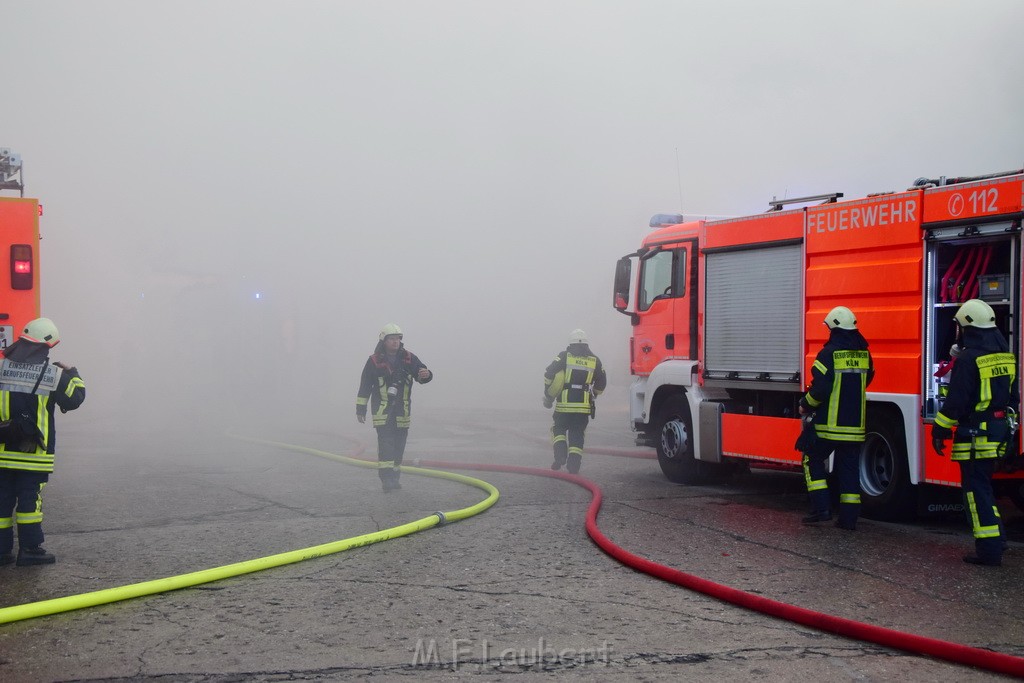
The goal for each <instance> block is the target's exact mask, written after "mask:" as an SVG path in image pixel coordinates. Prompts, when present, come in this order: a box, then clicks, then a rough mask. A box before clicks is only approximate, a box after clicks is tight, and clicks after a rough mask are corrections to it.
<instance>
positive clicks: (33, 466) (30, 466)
mask: <svg viewBox="0 0 1024 683" xmlns="http://www.w3.org/2000/svg"><path fill="white" fill-rule="evenodd" d="M0 468H3V469H8V470H23V471H25V472H53V461H52V460H51V461H49V462H48V463H47V462H43V463H34V462H17V461H7V460H5V459H4V458H3V454H2V453H0Z"/></svg>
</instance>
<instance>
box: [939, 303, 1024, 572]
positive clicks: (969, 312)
mask: <svg viewBox="0 0 1024 683" xmlns="http://www.w3.org/2000/svg"><path fill="white" fill-rule="evenodd" d="M954 319H955V320H956V323H957V327H958V335H959V341H958V343H957V346H959V349H958V351H959V353H958V355H957V357H956V362H955V363H954V364H953V370H952V374H951V375H950V380H949V393H948V394H947V396H946V399H945V401H944V402H943V404H942V409H941V410H940V411H939V412H938V414H936V416H935V424H934V425H933V426H932V446H933V447H934V448H935V452H936V453H938V454H939V455H941V456H945V455H946V452H945V449H946V440H948V439H949V438H950V437H953V454H952V457H953V460H954V461H956V462H957V464H958V465H959V466H960V477H961V482H962V483H961V486H962V488H963V494H964V509H965V511H966V512H967V516H968V518H969V519H970V523H971V529H972V531H973V532H974V549H975V552H974V554H970V555H966V556H965V557H964V562H969V563H971V564H981V565H987V566H991V567H998V566H1000V565H1001V564H1002V562H1003V546H1004V542H1005V538H1004V532H1003V529H1002V520H1001V519H1000V516H999V508H998V507H996V500H995V495H994V493H993V491H992V473H993V472H994V471H995V466H996V461H997V460H998V458H1000V457H1001V456H1003V455H1004V454H1005V452H1006V447H1007V444H1008V443H1009V442H1010V439H1011V438H1013V430H1012V428H1011V426H1010V418H1011V416H1012V415H1015V414H1016V412H1017V408H1018V403H1019V401H1020V396H1019V394H1018V385H1017V358H1016V356H1014V354H1013V353H1011V352H1010V347H1009V344H1008V343H1007V341H1006V338H1005V337H1004V336H1003V334H1002V332H1000V331H999V329H998V328H997V327H996V316H995V313H994V312H993V310H992V307H991V306H989V305H988V304H987V303H985V302H984V301H981V300H980V299H971V300H969V301H966V302H964V304H963V305H962V306H960V309H959V310H958V311H957V312H956V315H955V316H954ZM954 429H955V430H956V432H955V433H954V432H953V430H954Z"/></svg>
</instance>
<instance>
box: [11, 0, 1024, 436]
mask: <svg viewBox="0 0 1024 683" xmlns="http://www.w3.org/2000/svg"><path fill="white" fill-rule="evenodd" d="M1022 25H1024V4H1022V3H1020V2H1019V1H1018V0H992V1H989V2H985V3H980V4H978V3H975V4H965V3H962V2H948V1H938V2H882V1H866V2H858V3H832V2H773V3H762V2H681V1H678V0H665V1H663V2H608V1H600V0H591V1H582V0H580V1H571V2H568V1H557V0H556V1H553V2H552V1H547V0H546V1H544V2H535V1H526V2H515V3H491V2H480V1H478V0H474V1H469V0H467V1H448V0H445V1H427V2H411V1H410V2H373V3H371V2H341V1H335V2H294V3H284V2H258V1H245V2H241V1H232V2H212V3H208V2H194V1H185V2H177V3H155V2H137V1H135V0H132V1H128V0H118V1H106V2H96V1H90V2H88V3H79V2H48V1H40V2H33V3H16V2H13V1H12V0H0V27H2V28H3V30H2V31H0V33H2V35H3V46H4V48H3V49H4V54H5V67H4V76H3V81H2V82H3V84H4V86H3V90H2V92H0V101H2V103H3V106H2V107H0V146H4V147H10V148H12V149H13V150H14V151H16V152H18V153H20V154H21V155H22V157H23V159H24V164H25V175H24V179H25V182H26V195H27V196H33V197H39V198H40V200H41V202H42V203H43V205H44V208H45V215H44V216H43V218H42V219H41V231H42V235H43V242H42V246H41V251H42V279H43V285H42V286H43V314H44V315H48V316H49V317H52V318H53V319H54V320H55V321H56V322H57V324H58V326H59V327H60V328H61V331H62V334H63V337H64V341H63V342H62V344H61V346H60V347H58V348H57V349H56V350H55V353H54V354H53V355H54V357H55V359H57V360H65V361H68V362H73V363H75V364H77V365H78V367H79V369H80V370H81V372H82V374H83V376H84V378H85V379H86V382H87V385H88V387H89V392H90V399H91V401H90V404H88V405H87V409H88V410H89V411H90V419H105V418H110V419H116V416H117V415H118V411H119V410H121V408H122V406H123V405H124V404H125V403H131V404H132V405H133V406H135V407H136V408H139V409H140V410H142V411H143V412H148V413H149V414H151V415H157V416H159V419H164V418H165V417H168V419H173V418H170V416H178V415H181V416H185V417H186V418H188V416H190V415H194V414H195V413H196V412H197V410H198V412H201V413H204V414H210V415H224V416H225V417H224V419H225V420H230V419H233V418H234V417H235V416H237V414H238V413H250V412H253V413H259V414H267V411H270V412H272V411H273V409H274V407H275V405H276V404H284V405H286V406H287V407H288V408H289V409H290V410H292V411H298V412H307V413H308V414H309V415H312V416H316V417H317V418H318V419H322V420H325V421H328V422H329V421H330V420H331V419H338V420H352V419H353V418H352V414H353V412H354V408H353V404H354V396H355V392H356V387H357V384H358V379H359V371H360V369H361V368H362V365H363V363H364V361H365V359H366V356H367V355H368V354H369V353H370V352H371V351H372V350H373V346H374V344H375V342H376V339H377V333H378V331H379V329H380V328H381V326H382V325H384V324H385V323H387V322H396V323H398V324H399V325H401V326H402V327H403V328H404V330H405V332H406V337H405V341H406V344H407V346H408V348H410V349H411V350H412V351H414V352H415V353H417V354H418V355H419V356H420V357H421V358H422V359H423V360H424V361H425V362H426V363H427V364H428V365H429V366H430V367H431V368H432V369H433V370H434V372H435V375H436V379H435V381H434V382H433V383H432V384H430V385H428V386H426V387H422V388H420V387H418V388H417V389H416V391H415V402H416V404H417V405H418V406H419V405H430V406H435V407H445V406H450V407H451V408H452V409H453V410H457V409H458V408H459V407H460V406H466V407H487V406H518V407H534V406H535V407H536V408H537V410H542V408H541V407H540V395H541V372H542V371H543V368H544V367H545V366H546V364H547V363H548V362H549V361H550V359H551V358H552V357H553V356H554V355H555V354H556V353H557V352H558V351H559V350H560V349H562V348H564V346H565V344H566V337H567V335H568V333H569V331H570V330H572V329H573V328H575V327H582V328H584V329H585V330H586V331H587V332H588V333H589V335H590V338H591V342H592V348H593V349H594V351H595V352H596V353H597V354H598V355H600V356H601V357H602V359H603V360H604V361H605V363H606V365H607V366H608V369H609V373H610V381H611V386H610V388H609V391H608V394H609V398H606V399H605V400H607V401H609V402H611V401H618V402H624V401H625V391H626V389H625V388H626V386H627V385H628V382H629V379H630V378H629V377H628V347H627V340H628V337H629V334H630V327H629V323H628V319H627V318H626V317H625V316H622V315H620V314H618V313H616V312H615V311H614V310H612V308H611V305H610V302H611V278H612V271H613V267H614V263H615V260H616V259H617V258H618V257H619V256H622V255H624V254H626V253H629V252H631V251H633V250H634V249H636V247H637V246H638V244H639V241H640V239H641V238H642V236H643V235H644V234H645V232H646V231H647V227H646V226H647V222H648V219H649V218H650V216H651V215H652V214H654V213H659V212H678V211H685V212H686V213H687V214H722V215H742V214H748V213H756V212H760V211H763V210H765V209H766V208H767V202H768V201H769V200H771V199H772V198H774V197H785V196H789V197H793V196H801V195H811V194H820V193H824V192H832V191H840V192H844V193H846V197H847V198H852V197H858V196H863V195H865V194H867V193H871V192H878V191H886V190H903V189H905V188H907V187H909V186H910V184H911V183H912V182H913V180H914V179H915V178H917V177H919V176H929V177H937V176H939V175H950V176H952V175H971V174H983V173H989V172H995V171H1003V170H1009V169H1013V168H1020V167H1022V165H1024V130H1022V127H1021V116H1022V114H1021V112H1024V86H1022V85H1021V84H1022V83H1024V65H1022V62H1021V60H1020V58H1019V49H1018V48H1019V41H1020V38H1019V35H1020V27H1021V26H1022ZM6 194H10V193H6ZM256 292H260V293H261V296H262V298H261V299H259V300H257V299H255V294H256ZM197 395H200V396H201V397H202V400H201V401H197V400H196V396H197ZM179 399H180V400H179ZM197 405H201V407H200V408H197ZM225 405H230V408H229V409H225V408H224V406H225ZM222 410H226V412H223V413H221V412H219V411H222ZM414 413H415V411H414ZM334 416H336V418H335V417H334ZM414 423H415V414H414Z"/></svg>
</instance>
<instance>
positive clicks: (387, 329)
mask: <svg viewBox="0 0 1024 683" xmlns="http://www.w3.org/2000/svg"><path fill="white" fill-rule="evenodd" d="M393 334H397V335H398V336H399V337H401V336H402V328H401V327H399V326H398V325H396V324H394V323H388V324H387V325H385V326H384V327H382V328H381V330H380V340H381V341H384V337H390V336H391V335H393Z"/></svg>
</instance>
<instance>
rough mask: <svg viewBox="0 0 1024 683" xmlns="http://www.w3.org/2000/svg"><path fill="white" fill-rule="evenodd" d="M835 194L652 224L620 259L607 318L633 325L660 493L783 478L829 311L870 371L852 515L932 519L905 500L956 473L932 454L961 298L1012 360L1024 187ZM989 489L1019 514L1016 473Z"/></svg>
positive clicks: (1016, 343)
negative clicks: (739, 477)
mask: <svg viewBox="0 0 1024 683" xmlns="http://www.w3.org/2000/svg"><path fill="white" fill-rule="evenodd" d="M840 197H842V195H841V194H838V193H836V194H832V195H821V196H819V197H814V198H808V199H810V200H814V201H819V200H822V199H824V200H825V201H823V202H822V203H819V204H814V205H809V206H803V207H800V208H788V209H787V208H784V206H783V205H784V204H790V203H797V202H800V201H801V200H790V201H785V202H773V203H772V205H773V209H772V210H769V211H768V212H766V213H762V214H757V215H753V216H746V217H740V218H729V219H724V220H694V221H688V222H686V221H683V220H682V217H680V216H676V217H664V216H661V217H658V216H656V217H655V219H652V227H654V228H655V229H653V230H652V231H651V232H650V233H649V234H648V235H647V236H646V237H645V239H644V240H643V243H642V245H641V247H640V249H639V250H638V251H636V252H634V253H632V254H629V255H627V256H625V257H623V258H622V259H620V261H619V263H618V266H617V268H616V277H615V288H614V289H615V292H614V303H613V305H614V307H615V308H616V309H617V310H619V311H620V312H623V313H626V314H628V315H629V316H630V319H631V322H632V328H633V333H632V336H631V339H630V372H631V373H632V374H633V376H634V381H633V383H632V386H631V389H630V415H631V421H632V425H633V428H634V430H635V431H636V432H637V433H638V438H637V442H638V443H639V444H643V445H649V446H654V447H655V448H657V449H658V458H659V462H660V464H661V467H662V470H663V471H664V472H665V474H666V476H668V477H669V479H671V480H673V481H677V482H680V483H700V482H701V481H704V480H707V479H708V478H710V477H712V476H714V475H720V474H722V473H724V472H727V471H729V470H730V469H732V468H733V467H734V466H736V465H741V464H743V463H748V464H749V463H751V462H755V463H756V462H761V463H764V464H769V463H771V464H774V465H782V466H791V467H794V468H796V467H798V466H799V465H800V462H801V454H800V453H799V452H797V451H796V450H794V448H793V443H794V442H795V440H796V437H797V436H798V434H799V431H800V425H801V422H800V420H799V418H798V416H797V410H796V409H797V402H798V401H799V399H800V397H801V396H802V395H803V394H804V393H805V392H806V391H807V387H808V384H809V381H810V367H811V364H812V363H813V361H814V358H815V355H816V354H817V352H818V351H819V350H820V348H821V346H822V344H823V343H824V342H825V340H826V339H827V337H828V330H827V328H826V327H825V325H824V324H823V323H822V321H823V318H824V316H825V314H826V313H827V312H828V311H829V310H830V309H831V308H832V307H834V306H838V305H843V306H847V307H849V308H850V309H852V310H853V311H854V313H855V314H856V316H857V321H858V327H859V328H860V330H861V331H862V332H863V334H864V336H865V337H866V338H867V340H868V342H869V344H870V350H871V353H872V357H873V359H874V363H875V377H874V381H873V382H872V384H871V386H870V387H869V390H868V406H867V409H868V432H869V433H868V439H867V441H866V442H865V445H864V448H863V451H862V458H861V486H862V489H863V491H864V495H863V500H864V514H865V515H868V516H873V517H875V518H881V519H896V518H901V517H908V516H911V515H912V514H913V513H915V512H920V511H934V510H931V509H930V508H929V507H928V501H929V500H933V499H939V498H942V497H943V496H941V495H938V496H930V497H929V496H922V495H921V494H923V493H926V492H933V493H935V492H934V491H932V485H935V486H937V487H956V486H959V483H960V480H959V470H958V467H957V465H956V464H955V463H953V462H951V461H950V460H949V458H943V457H940V456H938V455H937V454H935V453H934V452H933V451H932V448H931V441H930V438H929V433H928V430H929V429H930V428H929V425H930V424H931V423H932V421H933V418H934V416H935V413H936V412H937V411H938V410H939V409H940V408H941V402H942V398H943V396H944V393H943V382H944V381H948V376H946V377H945V379H943V378H941V377H938V376H936V375H937V373H938V374H940V375H941V368H942V367H943V366H944V364H945V363H947V362H948V361H949V359H950V356H949V349H950V347H951V346H952V344H953V342H954V341H955V326H954V323H953V315H954V313H955V312H956V310H957V308H959V306H960V304H961V303H962V302H963V301H965V300H967V299H969V298H981V299H983V300H985V301H987V302H988V303H989V304H990V305H991V306H992V307H993V309H994V310H995V311H996V314H997V322H998V325H999V327H1000V329H1001V330H1002V331H1003V333H1004V334H1005V335H1006V336H1007V338H1008V340H1009V342H1010V345H1011V348H1012V350H1013V351H1014V353H1016V354H1017V357H1018V360H1019V359H1020V358H1021V353H1020V339H1021V322H1020V321H1021V304H1022V301H1024V291H1022V278H1021V273H1022V271H1024V257H1022V244H1021V219H1022V216H1024V208H1022V200H1024V172H1022V171H1013V172H1010V173H1003V174H992V175H990V176H979V177H977V178H954V179H952V180H949V179H946V178H942V179H939V180H931V181H929V180H927V179H920V180H919V181H917V183H915V187H912V188H910V189H908V190H907V191H904V192H889V193H881V194H878V195H872V196H868V197H864V198H860V199H854V200H847V201H842V200H840ZM804 203H806V202H804ZM666 218H667V220H666ZM676 219H678V220H676ZM1020 376H1021V369H1020V368H1018V377H1020ZM1018 438H1019V437H1018ZM997 478H998V479H999V480H1000V481H999V483H998V485H999V487H1000V491H1001V492H1003V493H1008V494H1009V495H1010V496H1011V497H1013V498H1014V501H1015V502H1016V503H1017V504H1018V505H1021V503H1022V501H1024V489H1022V488H1021V484H1022V483H1024V472H1018V473H1014V472H1002V473H1000V474H999V475H997ZM947 497H948V496H947ZM952 507H953V508H955V507H956V505H953V506H952ZM938 508H940V509H949V508H950V506H948V505H946V506H943V505H941V504H940V505H938Z"/></svg>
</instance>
